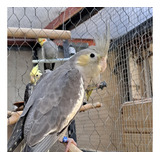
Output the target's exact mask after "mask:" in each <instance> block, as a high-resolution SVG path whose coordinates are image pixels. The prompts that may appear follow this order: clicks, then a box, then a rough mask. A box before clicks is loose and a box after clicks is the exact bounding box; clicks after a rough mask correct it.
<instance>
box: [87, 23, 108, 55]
mask: <svg viewBox="0 0 160 160" xmlns="http://www.w3.org/2000/svg"><path fill="white" fill-rule="evenodd" d="M109 44H110V27H109V23H108V25H107V28H106V33H105V34H103V35H102V34H101V35H97V34H96V36H95V46H91V47H90V48H92V49H94V50H96V51H97V52H98V53H99V54H100V55H101V56H102V57H106V58H107V57H108V50H109Z"/></svg>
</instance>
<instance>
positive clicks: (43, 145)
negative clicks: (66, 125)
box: [23, 133, 59, 152]
mask: <svg viewBox="0 0 160 160" xmlns="http://www.w3.org/2000/svg"><path fill="white" fill-rule="evenodd" d="M58 138H59V137H58V136H57V135H56V134H55V133H53V134H49V135H48V136H46V137H45V138H44V139H43V140H42V141H41V142H40V143H38V144H36V145H35V146H32V147H30V146H28V145H27V144H26V146H25V148H24V149H23V152H47V151H48V150H49V149H50V148H51V147H52V145H53V144H54V143H55V142H56V141H57V140H58Z"/></svg>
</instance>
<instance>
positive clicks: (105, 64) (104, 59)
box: [100, 57, 107, 73]
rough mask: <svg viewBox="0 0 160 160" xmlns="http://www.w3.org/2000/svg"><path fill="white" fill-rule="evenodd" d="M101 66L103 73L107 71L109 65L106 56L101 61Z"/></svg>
mask: <svg viewBox="0 0 160 160" xmlns="http://www.w3.org/2000/svg"><path fill="white" fill-rule="evenodd" d="M100 66H101V73H102V72H104V71H105V69H106V67H107V63H106V57H105V58H102V60H101V62H100Z"/></svg>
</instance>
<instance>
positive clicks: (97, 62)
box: [76, 52, 106, 73]
mask: <svg viewBox="0 0 160 160" xmlns="http://www.w3.org/2000/svg"><path fill="white" fill-rule="evenodd" d="M76 64H77V65H79V66H81V67H85V68H86V67H87V66H88V67H91V66H94V67H96V68H95V70H97V69H98V70H99V72H100V73H102V72H104V70H105V69H106V57H102V56H100V55H99V54H97V53H95V52H91V53H88V54H82V55H80V56H79V57H78V58H77V61H76Z"/></svg>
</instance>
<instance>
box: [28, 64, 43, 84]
mask: <svg viewBox="0 0 160 160" xmlns="http://www.w3.org/2000/svg"><path fill="white" fill-rule="evenodd" d="M41 75H42V73H41V71H40V70H39V69H38V65H36V66H35V67H33V68H32V71H31V72H30V82H31V84H34V85H36V83H37V81H38V80H39V79H40V77H41Z"/></svg>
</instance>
